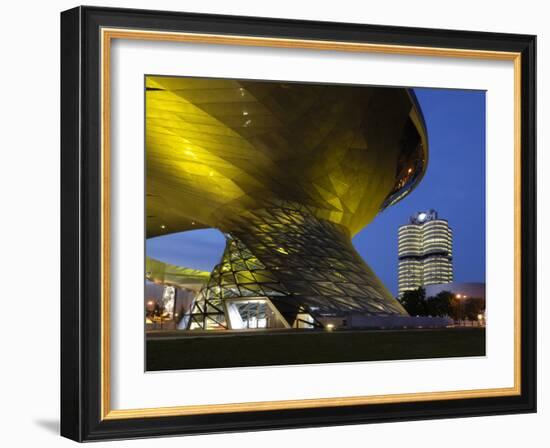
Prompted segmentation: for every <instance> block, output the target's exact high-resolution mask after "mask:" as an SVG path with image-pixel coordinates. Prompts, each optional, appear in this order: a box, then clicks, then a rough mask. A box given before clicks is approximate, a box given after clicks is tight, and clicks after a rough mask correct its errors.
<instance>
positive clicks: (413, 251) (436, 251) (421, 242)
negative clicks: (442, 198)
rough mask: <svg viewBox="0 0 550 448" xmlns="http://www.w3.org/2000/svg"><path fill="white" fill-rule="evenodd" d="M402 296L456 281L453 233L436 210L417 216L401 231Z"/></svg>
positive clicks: (400, 286)
mask: <svg viewBox="0 0 550 448" xmlns="http://www.w3.org/2000/svg"><path fill="white" fill-rule="evenodd" d="M398 244H399V248H398V256H399V296H400V297H401V296H402V295H403V293H404V292H405V291H410V290H414V289H417V288H419V287H424V286H427V285H433V284H440V283H450V282H452V281H453V231H452V229H451V228H450V227H449V223H448V222H447V220H445V219H439V217H438V215H437V212H436V211H435V210H428V211H427V212H418V213H416V214H415V215H413V216H411V218H410V220H409V223H408V224H406V225H404V226H401V227H399V239H398Z"/></svg>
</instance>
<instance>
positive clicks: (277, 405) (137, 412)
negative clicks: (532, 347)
mask: <svg viewBox="0 0 550 448" xmlns="http://www.w3.org/2000/svg"><path fill="white" fill-rule="evenodd" d="M113 39H131V40H149V41H169V42H187V43H190V42H191V43H193V42H194V43H208V44H217V45H242V46H254V47H277V48H299V49H313V50H337V51H346V52H368V53H384V54H399V55H412V56H438V57H454V58H467V59H489V60H504V61H513V63H514V175H515V180H514V255H515V257H514V258H515V260H514V310H515V313H514V386H513V387H506V388H493V389H474V390H460V391H443V392H420V393H406V394H391V395H370V396H355V397H338V398H315V399H304V400H281V401H263V402H247V403H230V404H217V405H216V404H210V405H189V406H171V407H160V408H143V409H111V407H110V398H111V390H110V376H111V370H110V356H111V351H110V321H109V316H110V228H109V223H110V50H111V42H112V40H113ZM100 59H101V90H102V94H101V129H102V132H101V179H100V181H101V186H102V188H101V210H102V217H101V262H102V266H101V282H102V287H101V341H100V343H101V397H100V399H101V406H100V409H101V419H102V420H114V419H129V418H143V417H168V416H183V415H199V414H212V413H227V412H245V411H265V410H283V409H306V408H317V407H329V406H350V405H366V404H382V403H404V402H413V401H431V400H450V399H465V398H485V397H502V396H513V395H521V366H520V361H521V301H520V297H521V295H520V293H521V263H520V260H521V157H520V155H521V54H520V53H515V52H501V51H485V50H468V49H454V48H435V47H433V48H432V47H417V46H403V45H386V44H369V43H349V42H333V41H319V40H302V39H279V38H263V37H247V36H229V35H219V34H193V33H177V32H155V31H142V30H132V29H118V28H116V29H115V28H102V30H101V55H100Z"/></svg>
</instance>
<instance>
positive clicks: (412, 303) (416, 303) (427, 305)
mask: <svg viewBox="0 0 550 448" xmlns="http://www.w3.org/2000/svg"><path fill="white" fill-rule="evenodd" d="M401 304H402V305H403V307H404V308H405V309H406V310H407V312H408V313H409V314H410V315H411V316H439V317H450V318H451V319H454V320H455V321H464V320H473V321H477V320H478V315H479V314H483V312H484V311H485V299H482V298H478V297H468V298H464V297H461V296H460V295H457V294H454V293H452V292H450V291H442V292H440V293H439V294H437V295H436V296H434V297H426V290H425V289H424V288H418V289H415V290H413V291H406V292H405V293H404V294H403V296H402V297H401Z"/></svg>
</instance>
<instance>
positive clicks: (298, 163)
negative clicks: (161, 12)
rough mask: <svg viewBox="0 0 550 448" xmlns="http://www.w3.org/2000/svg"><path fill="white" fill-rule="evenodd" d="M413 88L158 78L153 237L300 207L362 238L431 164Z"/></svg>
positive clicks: (153, 112)
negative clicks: (283, 205) (279, 207)
mask: <svg viewBox="0 0 550 448" xmlns="http://www.w3.org/2000/svg"><path fill="white" fill-rule="evenodd" d="M427 155H428V147H427V138H426V130H425V126H424V122H423V119H422V115H421V112H420V110H419V108H418V106H417V104H416V101H415V100H414V97H412V96H411V93H410V92H409V91H408V90H407V89H404V88H385V87H366V86H349V85H327V84H306V83H290V82H267V81H243V80H229V79H205V78H183V77H161V76H148V77H146V163H147V200H146V209H147V236H148V237H152V236H158V235H162V234H166V233H173V232H180V231H185V230H190V229H197V228H201V227H217V228H219V229H221V230H223V231H231V220H232V218H233V217H235V216H239V215H241V214H242V213H244V212H246V211H249V210H253V209H261V208H263V207H266V206H269V205H270V204H273V203H274V202H277V201H286V202H288V201H292V202H295V203H299V204H301V205H304V206H306V207H308V209H309V210H311V212H312V213H313V214H314V215H315V216H316V217H317V218H320V219H325V220H328V221H330V222H332V223H335V224H339V225H342V226H344V227H345V228H346V229H347V231H348V232H349V233H350V234H351V235H354V234H355V233H357V232H358V231H359V230H361V229H362V228H363V227H364V226H365V225H366V224H368V223H369V222H370V221H371V220H372V219H373V218H374V216H376V214H377V213H378V212H379V211H380V210H381V209H383V208H385V207H387V206H389V205H392V204H393V203H395V202H397V201H398V200H400V199H402V198H403V197H404V196H405V195H406V194H408V193H409V192H410V191H411V190H412V189H413V188H414V187H415V186H416V184H417V183H418V181H419V180H420V178H421V177H422V175H423V173H424V171H425V169H426V164H427Z"/></svg>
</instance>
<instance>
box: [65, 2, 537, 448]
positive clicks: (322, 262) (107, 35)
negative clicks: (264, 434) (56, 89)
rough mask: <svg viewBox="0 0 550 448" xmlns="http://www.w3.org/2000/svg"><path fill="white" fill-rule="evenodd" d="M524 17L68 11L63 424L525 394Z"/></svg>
mask: <svg viewBox="0 0 550 448" xmlns="http://www.w3.org/2000/svg"><path fill="white" fill-rule="evenodd" d="M535 42H536V39H535V36H529V35H514V34H496V33H482V32H470V31H449V30H436V29H418V28H402V27H391V26H372V25H359V24H347V23H325V22H309V21H293V20H280V19H266V18H251V17H231V16H216V15H203V14H189V13H175V12H161V11H141V10H123V9H109V8H96V7H79V8H75V9H72V10H69V11H65V12H63V13H62V14H61V62H62V65H61V81H62V86H61V87H62V88H61V105H62V116H61V131H62V132H61V134H62V135H61V137H62V138H61V168H62V191H61V196H62V216H61V221H62V229H61V232H62V265H61V270H62V297H61V299H62V328H61V344H62V347H61V349H62V365H61V371H62V375H61V413H62V415H61V433H62V435H63V436H65V437H68V438H71V439H73V440H77V441H90V440H102V439H119V438H136V437H152V436H159V435H177V434H182V435H183V434H195V433H208V432H228V431H244V430H257V429H276V428H294V427H308V426H326V425H338V424H354V423H369V422H382V421H398V420H413V419H428V418H444V417H460V416H476V415H489V414H493V415H494V414H506V413H521V412H535V411H536V341H535V336H536V309H535V307H536V303H535V302H536V276H535V274H536V227H535V223H536V205H535V204H536V201H535V199H536V195H535V123H536V121H535V87H536V85H535Z"/></svg>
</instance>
